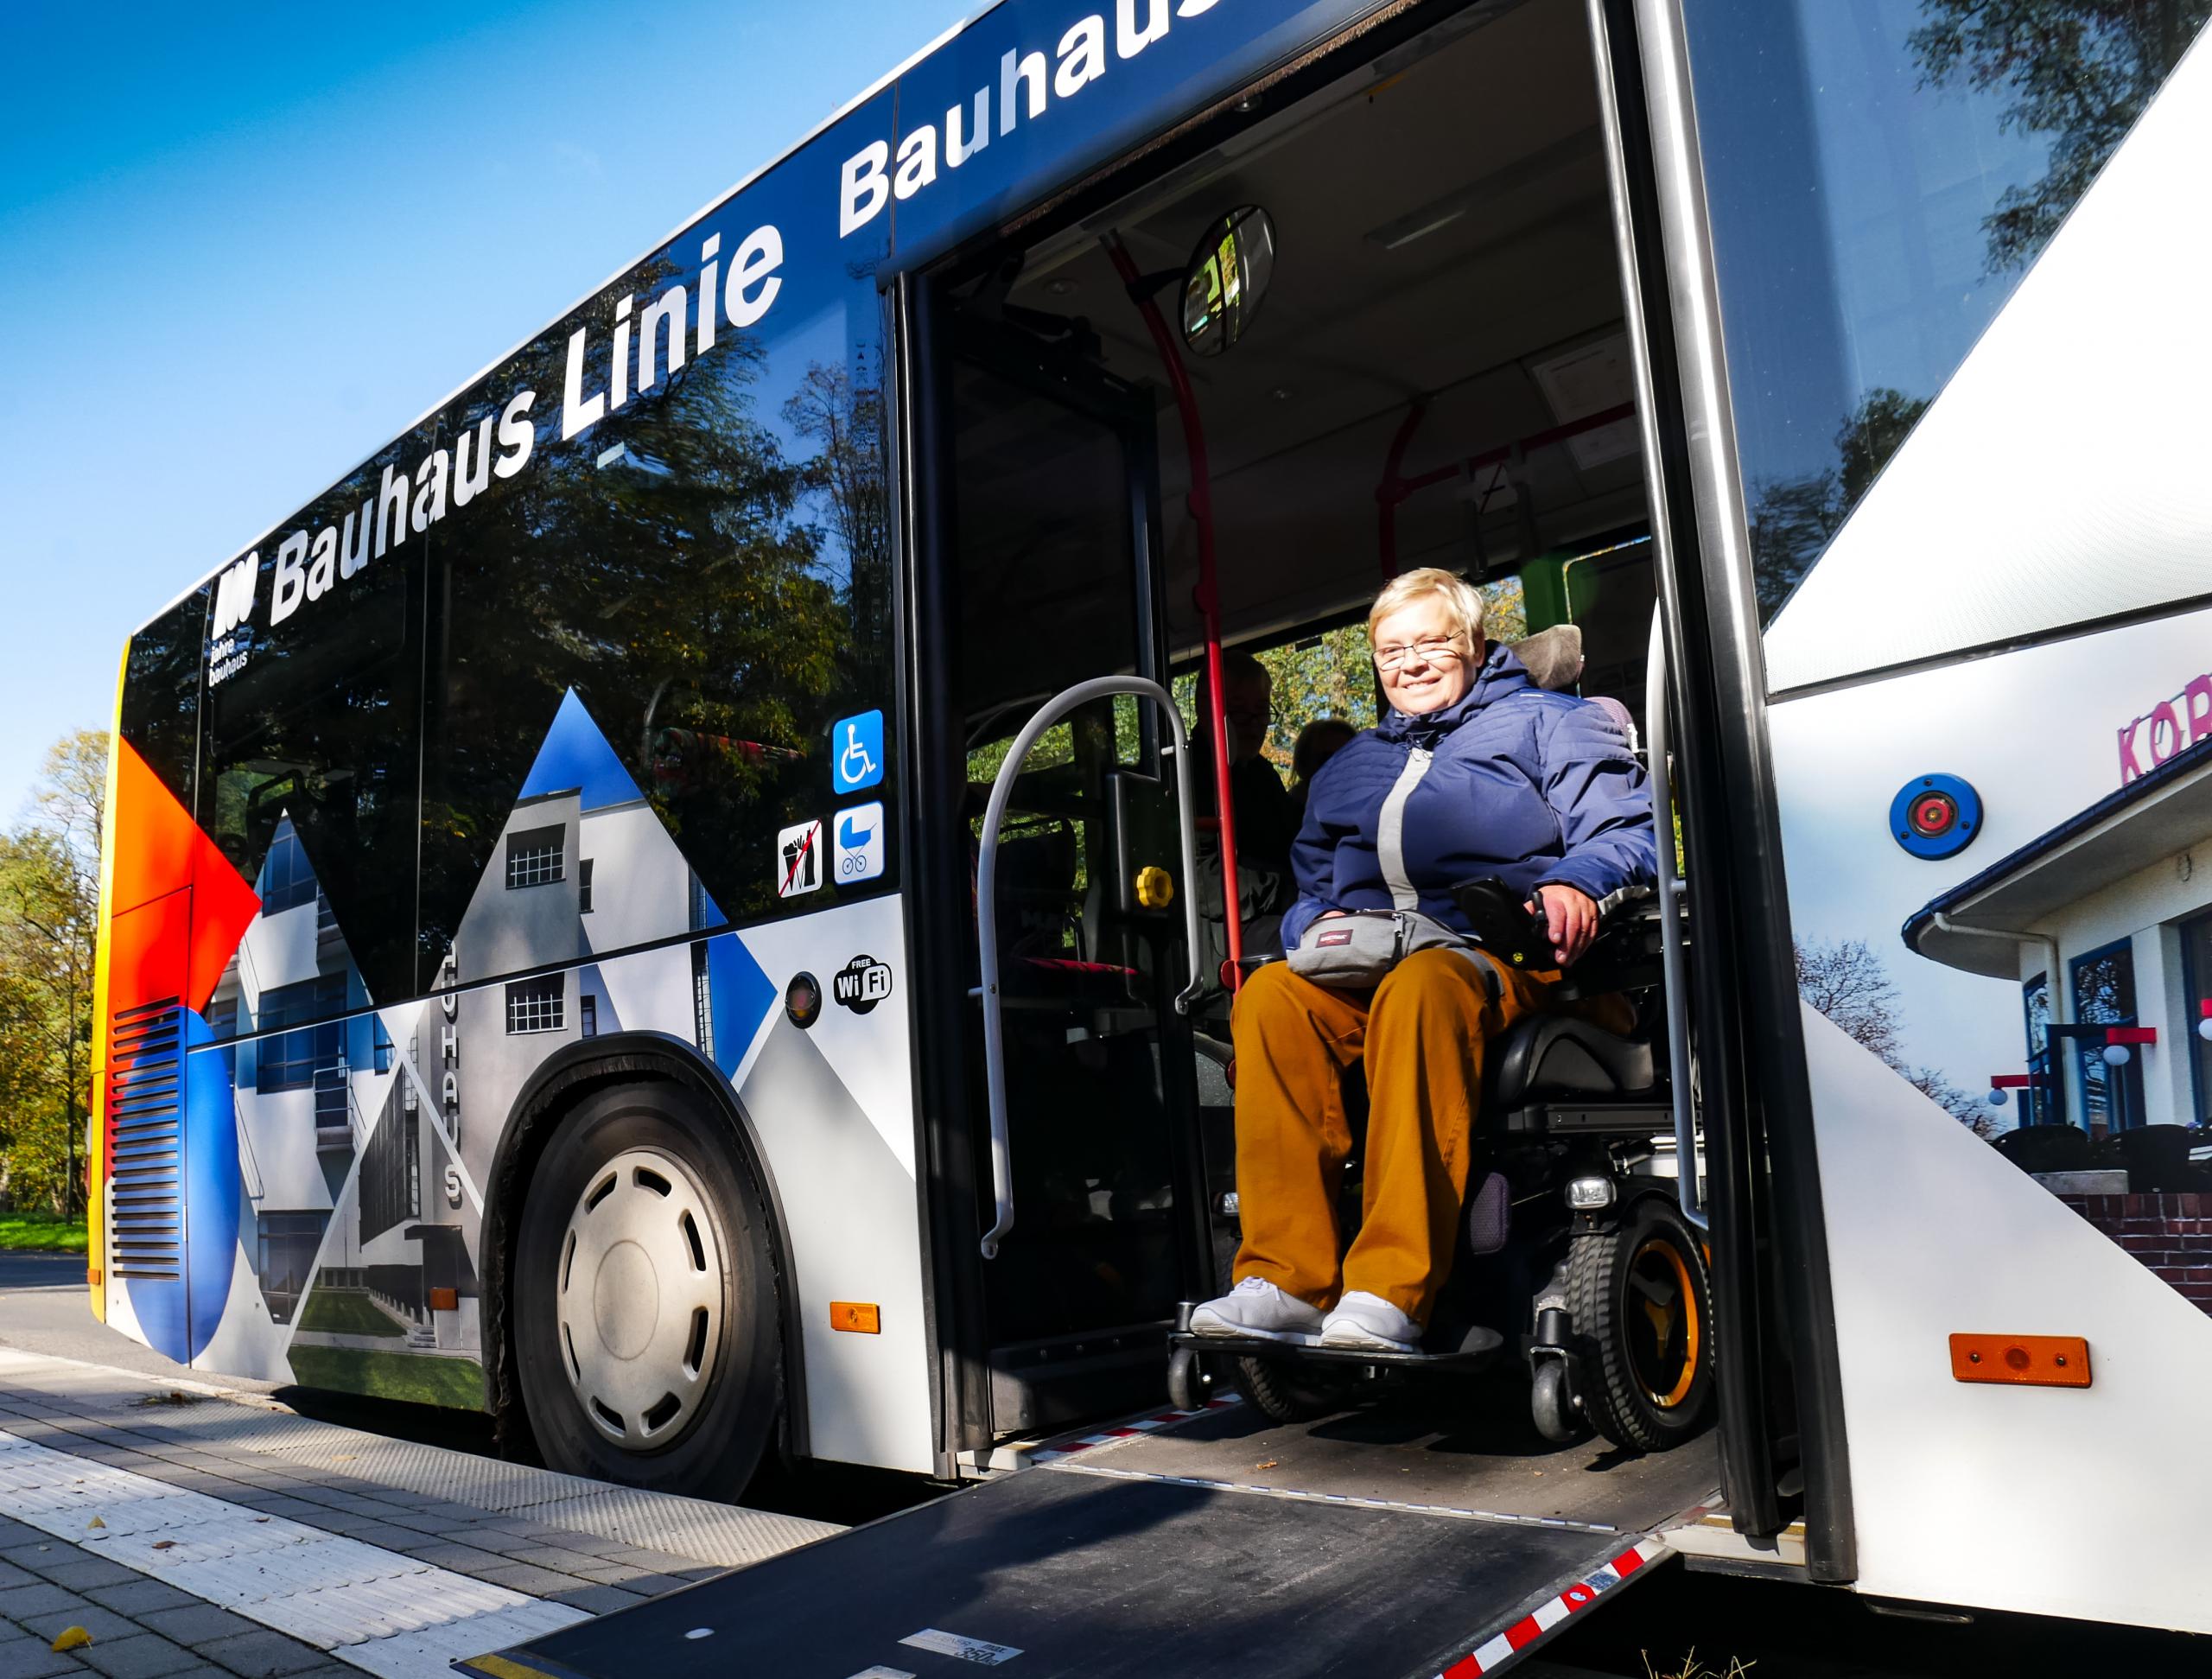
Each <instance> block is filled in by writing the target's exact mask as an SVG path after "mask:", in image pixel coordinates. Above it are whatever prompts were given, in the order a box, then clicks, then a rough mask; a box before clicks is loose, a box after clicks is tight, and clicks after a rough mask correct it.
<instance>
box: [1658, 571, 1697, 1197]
mask: <svg viewBox="0 0 2212 1679" xmlns="http://www.w3.org/2000/svg"><path fill="white" fill-rule="evenodd" d="M1643 739H1644V742H1645V746H1646V747H1647V750H1648V753H1649V757H1650V760H1651V817H1652V826H1653V828H1654V829H1655V830H1656V832H1655V833H1654V834H1653V835H1652V838H1653V840H1654V842H1655V843H1654V845H1653V848H1652V849H1653V851H1654V853H1655V854H1656V858H1657V863H1658V868H1657V874H1658V887H1659V973H1660V977H1661V980H1662V983H1663V984H1664V986H1665V990H1666V995H1665V996H1664V998H1663V999H1662V1002H1663V1005H1664V1007H1665V1009H1666V1014H1667V1074H1668V1084H1669V1086H1670V1087H1671V1091H1672V1094H1673V1097H1674V1105H1675V1200H1676V1201H1678V1202H1679V1203H1680V1204H1681V1209H1682V1217H1683V1218H1687V1219H1688V1220H1689V1221H1690V1223H1691V1224H1694V1225H1695V1226H1696V1227H1697V1228H1698V1229H1699V1230H1701V1231H1702V1230H1710V1229H1711V1228H1712V1227H1713V1224H1712V1220H1711V1219H1710V1218H1707V1216H1706V1212H1705V1195H1704V1192H1703V1190H1702V1189H1701V1188H1700V1186H1699V1183H1698V1179H1697V1116H1696V1114H1695V1113H1694V1111H1693V1110H1692V1108H1691V1105H1690V1054H1689V1038H1690V1033H1689V1006H1690V988H1689V981H1688V968H1687V964H1686V963H1685V962H1684V960H1683V957H1682V919H1681V905H1682V897H1683V893H1684V891H1685V888H1684V887H1683V884H1682V878H1681V875H1679V874H1676V873H1675V788H1674V780H1673V778H1672V777H1671V776H1670V775H1669V773H1668V767H1667V754H1668V748H1669V741H1668V738H1667V640H1666V637H1665V636H1664V635H1663V634H1662V633H1661V630H1660V625H1659V609H1658V608H1657V607H1653V608H1652V612H1651V658H1650V660H1649V663H1648V664H1647V665H1646V666H1645V667H1644V675H1643Z"/></svg>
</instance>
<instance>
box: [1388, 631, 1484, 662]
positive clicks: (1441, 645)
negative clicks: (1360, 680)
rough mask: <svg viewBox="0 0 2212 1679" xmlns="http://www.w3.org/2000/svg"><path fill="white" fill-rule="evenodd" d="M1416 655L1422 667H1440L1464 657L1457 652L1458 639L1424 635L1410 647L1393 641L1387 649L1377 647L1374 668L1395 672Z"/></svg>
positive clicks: (1447, 636)
mask: <svg viewBox="0 0 2212 1679" xmlns="http://www.w3.org/2000/svg"><path fill="white" fill-rule="evenodd" d="M1416 654H1418V655H1419V656H1420V658H1421V663H1422V664H1424V665H1442V664H1445V663H1446V662H1447V661H1449V660H1452V659H1455V658H1464V657H1465V655H1464V654H1462V653H1461V652H1460V651H1459V637H1457V636H1455V635H1425V636H1423V637H1422V638H1421V639H1420V640H1418V641H1415V642H1414V643H1412V644H1410V645H1407V644H1404V643H1401V642H1395V641H1394V642H1392V643H1391V644H1390V645H1389V646H1387V647H1377V648H1376V650H1375V664H1376V669H1378V670H1383V671H1395V670H1396V669H1397V668H1398V667H1399V666H1400V665H1403V664H1405V663H1406V662H1407V661H1408V659H1411V658H1414V656H1415V655H1416Z"/></svg>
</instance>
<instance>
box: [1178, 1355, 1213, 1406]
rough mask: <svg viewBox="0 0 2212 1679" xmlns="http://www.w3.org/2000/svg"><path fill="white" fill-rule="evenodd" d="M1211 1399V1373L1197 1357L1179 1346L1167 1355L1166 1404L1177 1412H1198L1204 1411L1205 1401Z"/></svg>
mask: <svg viewBox="0 0 2212 1679" xmlns="http://www.w3.org/2000/svg"><path fill="white" fill-rule="evenodd" d="M1212 1397H1213V1372H1212V1371H1210V1370H1208V1369H1207V1368H1206V1367H1205V1364H1203V1363H1202V1362H1200V1360H1199V1358H1198V1354H1197V1353H1195V1352H1193V1351H1191V1349H1190V1348H1188V1347H1186V1346H1179V1347H1177V1348H1176V1349H1175V1350H1174V1351H1173V1352H1170V1353H1169V1354H1168V1355H1167V1402H1168V1403H1169V1404H1171V1405H1173V1407H1174V1408H1175V1409H1177V1410H1179V1411H1198V1410H1203V1409H1205V1403H1206V1401H1208V1400H1209V1399H1211V1398H1212Z"/></svg>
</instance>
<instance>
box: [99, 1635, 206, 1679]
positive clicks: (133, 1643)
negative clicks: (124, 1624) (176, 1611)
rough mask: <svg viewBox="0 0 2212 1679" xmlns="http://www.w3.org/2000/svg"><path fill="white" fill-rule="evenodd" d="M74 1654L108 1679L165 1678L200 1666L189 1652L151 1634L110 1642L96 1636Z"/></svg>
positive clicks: (197, 1660) (198, 1660) (196, 1658)
mask: <svg viewBox="0 0 2212 1679" xmlns="http://www.w3.org/2000/svg"><path fill="white" fill-rule="evenodd" d="M75 1653H76V1654H77V1655H79V1656H80V1657H83V1658H84V1663H85V1665H86V1667H88V1668H91V1669H93V1670H94V1671H95V1672H98V1673H105V1674H106V1675H107V1676H108V1679H167V1676H168V1675H170V1674H172V1673H181V1672H182V1671H183V1670H184V1669H186V1668H188V1667H198V1666H199V1665H200V1658H199V1657H196V1656H194V1654H193V1653H192V1652H191V1651H190V1650H182V1649H180V1648H179V1647H178V1646H176V1645H175V1644H171V1643H170V1642H169V1641H168V1639H167V1638H156V1637H155V1636H154V1635H153V1634H152V1633H150V1632H141V1633H139V1634H137V1636H136V1637H135V1638H117V1639H114V1640H109V1639H105V1638H99V1636H98V1635H97V1634H96V1635H94V1638H93V1640H92V1643H91V1644H87V1645H86V1647H85V1648H84V1649H82V1650H78V1651H77V1652H75Z"/></svg>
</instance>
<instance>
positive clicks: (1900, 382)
mask: <svg viewBox="0 0 2212 1679" xmlns="http://www.w3.org/2000/svg"><path fill="white" fill-rule="evenodd" d="M1683 10H1684V12H1685V13H1686V15H1687V16H1688V22H1689V26H1690V40H1691V49H1692V57H1693V67H1694V73H1695V78H1696V86H1697V100H1698V124H1699V139H1700V145H1701V147H1702V149H1703V152H1704V162H1705V171H1706V181H1707V196H1708V202H1709V205H1710V209H1711V216H1712V222H1713V242H1714V247H1715V258H1716V262H1717V266H1718V270H1719V284H1720V291H1721V307H1722V313H1723V316H1724V320H1725V322H1726V343H1727V356H1728V369H1729V382H1730V385H1731V389H1732V393H1733V398H1734V403H1735V410H1736V425H1737V433H1738V448H1739V451H1740V455H1741V460H1742V463H1743V470H1744V478H1745V499H1746V502H1747V504H1748V507H1747V511H1748V512H1749V514H1750V517H1751V534H1752V546H1753V552H1754V560H1755V564H1756V567H1757V571H1758V595H1759V605H1760V609H1761V613H1762V616H1763V617H1771V616H1772V615H1773V614H1775V613H1776V612H1777V610H1778V609H1779V608H1780V607H1782V606H1783V603H1784V602H1786V601H1788V600H1789V598H1790V596H1791V595H1792V594H1793V593H1794V592H1795V591H1796V589H1797V588H1798V587H1799V585H1800V584H1801V583H1802V582H1804V580H1805V578H1806V576H1807V575H1808V573H1809V572H1810V571H1811V570H1812V569H1813V568H1814V566H1815V564H1816V563H1817V562H1818V561H1819V560H1820V558H1821V555H1822V553H1823V551H1824V550H1826V549H1827V545H1828V544H1829V541H1830V539H1831V538H1832V537H1834V536H1835V535H1836V533H1837V531H1839V530H1840V527H1841V525H1842V523H1843V520H1844V518H1845V516H1846V515H1847V514H1848V513H1849V512H1851V510H1852V509H1853V506H1856V505H1857V503H1858V502H1859V499H1861V498H1862V497H1863V496H1864V495H1865V494H1866V491H1867V489H1868V487H1869V486H1870V485H1871V484H1872V482H1873V480H1874V478H1875V476H1876V474H1878V473H1879V472H1880V471H1881V470H1882V468H1883V467H1884V465H1885V463H1886V462H1887V461H1889V460H1890V459H1891V456H1892V455H1895V454H1896V453H1897V449H1898V448H1899V446H1900V445H1901V444H1902V443H1903V442H1904V440H1905V438H1906V437H1907V436H1909V435H1910V433H1911V432H1912V430H1913V429H1914V427H1915V426H1916V423H1918V422H1919V420H1920V418H1921V417H1922V416H1923V414H1924V413H1925V412H1926V411H1927V410H1928V407H1929V404H1930V403H1931V401H1933V399H1934V398H1935V397H1936V396H1937V395H1938V394H1939V393H1940V392H1941V391H1943V389H1944V388H1945V386H1946V385H1947V383H1948V381H1949V380H1950V378H1951V377H1952V375H1953V374H1954V373H1955V372H1956V371H1957V370H1958V369H1959V367H1960V365H1961V362H1962V361H1963V360H1964V359H1965V358H1966V357H1967V354H1968V353H1969V352H1970V351H1972V350H1973V349H1974V346H1975V344H1976V341H1977V340H1979V339H1980V337H1981V335H1982V334H1983V333H1984V331H1985V329H1986V328H1988V327H1989V326H1990V324H1991V322H1992V321H1993V318H1994V317H1995V316H1996V315H1998V313H1999V310H2000V309H2002V308H2004V307H2005V303H2006V302H2007V300H2008V299H2009V298H2011V297H2012V296H2013V294H2014V292H2015V290H2016V289H2018V286H2019V285H2020V283H2021V282H2022V280H2023V278H2024V276H2025V275H2026V274H2027V272H2028V271H2029V270H2030V269H2031V267H2033V266H2034V265H2035V264H2036V262H2037V258H2039V257H2040V256H2041V254H2042V253H2043V252H2044V250H2045V249H2046V247H2047V246H2048V245H2050V241H2051V239H2052V238H2053V236H2054V235H2055V233H2056V231H2057V229H2058V227H2059V226H2060V224H2061V223H2062V222H2063V221H2064V220H2065V219H2066V218H2067V216H2068V215H2069V213H2071V212H2072V210H2073V209H2074V208H2075V206H2076V205H2077V204H2078V203H2079V202H2080V200H2081V199H2082V195H2083V194H2084V193H2085V192H2086V191H2087V190H2088V188H2089V187H2090V185H2091V184H2092V182H2093V181H2095V179H2096V178H2097V176H2098V174H2099V172H2100V170H2101V169H2103V168H2104V166H2105V165H2106V164H2107V162H2109V161H2110V159H2111V158H2112V156H2113V154H2114V152H2115V151H2116V150H2117V149H2118V148H2119V147H2120V144H2121V143H2123V142H2124V141H2125V140H2126V137H2127V136H2128V134H2129V132H2130V131H2131V130H2133V128H2134V127H2135V125H2136V124H2137V123H2138V122H2139V119H2140V118H2142V116H2143V114H2144V112H2145V110H2146V109H2147V108H2148V107H2149V105H2150V104H2151V102H2152V98H2153V96H2154V95H2155V94H2156V93H2157V92H2158V90H2159V88H2160V87H2161V86H2162V85H2163V84H2164V82H2165V81H2166V79H2167V78H2168V77H2169V76H2170V75H2171V73H2172V72H2173V71H2174V69H2175V68H2176V67H2177V64H2178V63H2179V61H2180V60H2181V58H2182V56H2183V53H2184V52H2185V51H2186V50H2187V48H2189V46H2190V42H2191V41H2193V39H2194V38H2195V36H2196V32H2197V30H2198V29H2199V27H2200V26H2201V24H2202V22H2203V19H2204V17H2205V16H2206V14H2207V12H2208V10H2212V7H2208V6H2207V5H2206V4H2204V3H2202V0H2153V3H2146V4H2141V5H2129V6H2114V5H2104V4H2090V3H2086V0H2044V3H2037V4H2034V5H2030V6H2024V7H2009V8H2005V7H1999V8H1993V7H1990V6H1987V5H1985V4H1982V3H1979V0H1686V3H1685V5H1684V8H1683ZM2172 213H2173V214H2175V215H2177V216H2178V215H2183V214H2193V213H2194V212H2193V211H2192V210H2190V209H2189V208H2188V207H2186V206H2184V205H2183V204H2181V203H2176V204H2175V205H2173V206H2172ZM2131 289H2132V288H2131ZM2112 299H2113V302H2115V303H2119V302H2120V301H2121V295H2120V293H2119V292H2114V293H2113V295H2112ZM2076 324H2077V325H2078V328H2079V330H2080V331H2081V332H2082V334H2086V335H2088V337H2090V338H2094V337H2095V336H2096V335H2098V334H2100V333H2101V331H2102V330H2103V323H2101V321H2098V320H2096V319H2094V318H2082V319H2080V320H2079V321H2077V323H2076ZM2114 418H2117V417H2114ZM2060 464H2061V463H2059V462H2056V461H2053V462H2050V463H2048V467H2046V469H2049V468H2050V467H2058V466H2060ZM1949 545H1950V544H1947V546H1949ZM2088 582H2089V580H2088V579H2083V580H2082V583H2083V587H2082V588H2081V589H2080V590H2079V591H2078V594H2079V595H2080V596H2081V597H2082V599H2081V603H2080V606H2079V607H2078V608H2065V607H2061V608H2056V609H2055V610H2052V611H2045V612H2044V613H2043V614H2041V616H2042V618H2043V619H2044V620H2052V619H2054V618H2055V619H2056V620H2057V621H2064V620H2065V616H2066V614H2067V612H2068V611H2069V610H2074V611H2075V615H2077V616H2081V617H2093V616H2096V615H2098V613H2097V601H2096V597H2095V594H2094V589H2093V588H2090V587H2088ZM2154 593H2155V592H2154ZM1898 605H1899V607H1901V608H1904V609H1908V610H1909V608H1910V601H1900V602H1899V603H1898ZM2044 626H2045V625H2044V623H2042V622H2036V623H2031V624H2028V625H2027V626H2025V627H2028V628H2040V627H2044Z"/></svg>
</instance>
